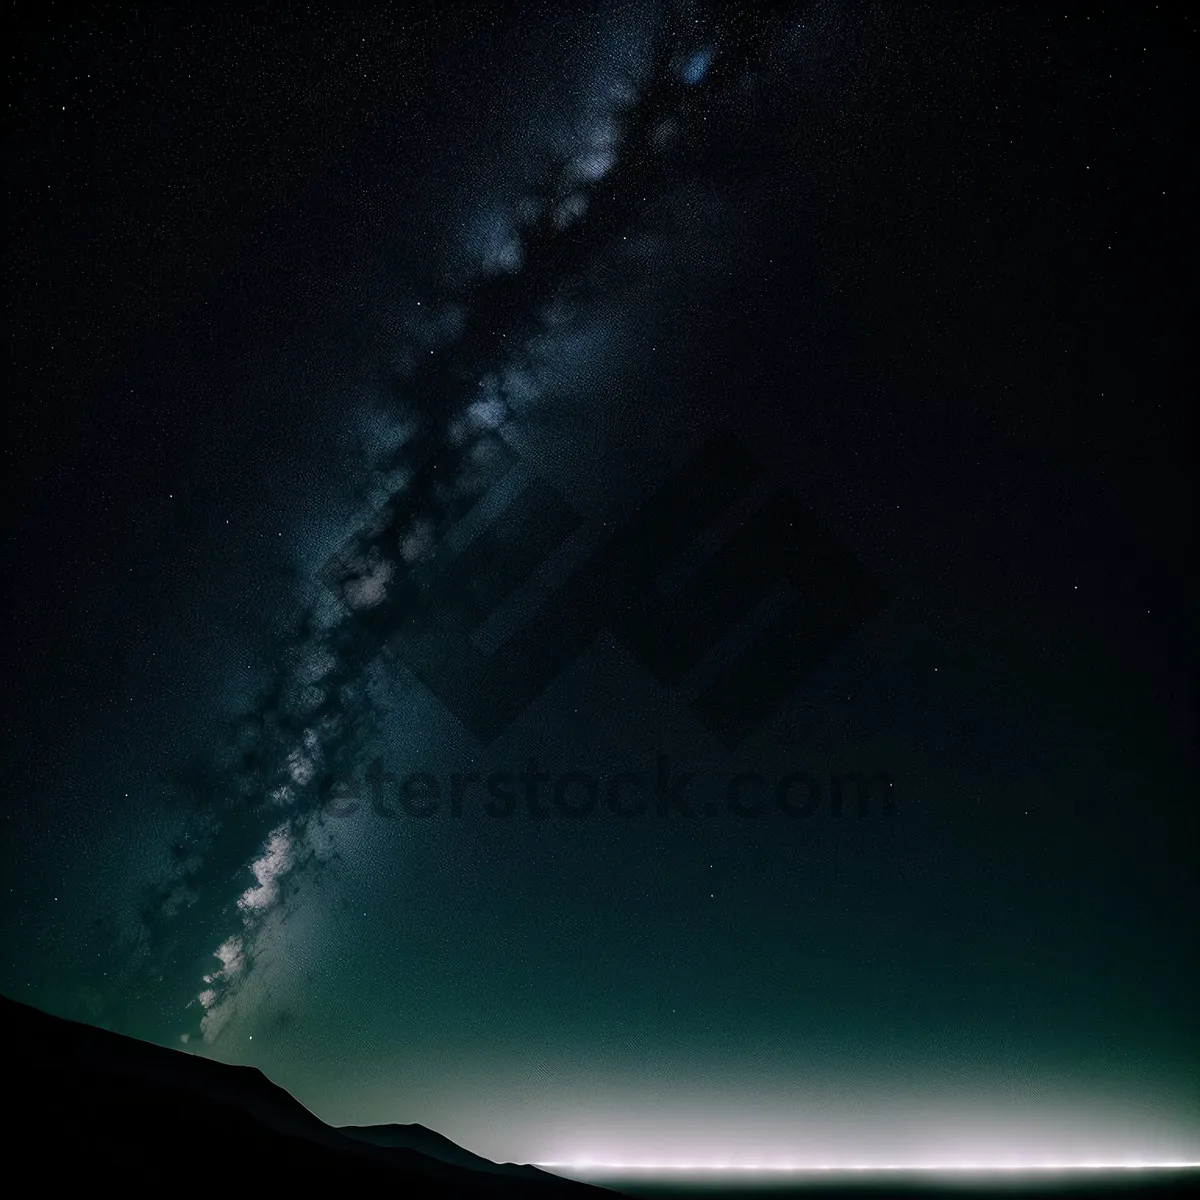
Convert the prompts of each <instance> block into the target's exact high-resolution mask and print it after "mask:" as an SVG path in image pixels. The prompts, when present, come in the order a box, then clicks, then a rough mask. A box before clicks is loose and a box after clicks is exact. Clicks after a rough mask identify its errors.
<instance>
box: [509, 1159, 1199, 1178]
mask: <svg viewBox="0 0 1200 1200" xmlns="http://www.w3.org/2000/svg"><path fill="white" fill-rule="evenodd" d="M533 1165H534V1166H536V1167H541V1168H543V1169H545V1170H551V1171H553V1170H570V1171H577V1172H586V1173H591V1174H594V1173H598V1172H622V1171H661V1172H671V1173H680V1172H689V1171H696V1172H706V1173H707V1172H728V1173H730V1174H736V1173H744V1172H758V1173H769V1174H773V1173H784V1172H792V1173H811V1174H831V1173H832V1174H836V1173H846V1174H863V1173H878V1174H898V1173H901V1172H903V1173H909V1174H924V1173H945V1172H951V1173H956V1174H992V1173H1003V1174H1022V1173H1026V1172H1028V1173H1031V1174H1032V1173H1055V1174H1070V1173H1076V1172H1079V1173H1083V1172H1090V1173H1095V1172H1100V1171H1114V1172H1115V1171H1190V1170H1198V1169H1200V1161H1186V1160H1168V1161H1144V1160H1140V1159H1125V1160H1120V1161H1115V1162H993V1163H980V1162H958V1163H920V1162H918V1163H729V1162H714V1163H694V1162H686V1163H678V1162H668V1163H648V1162H620V1163H618V1162H594V1161H591V1160H588V1159H579V1160H576V1161H573V1162H539V1163H534V1164H533Z"/></svg>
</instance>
